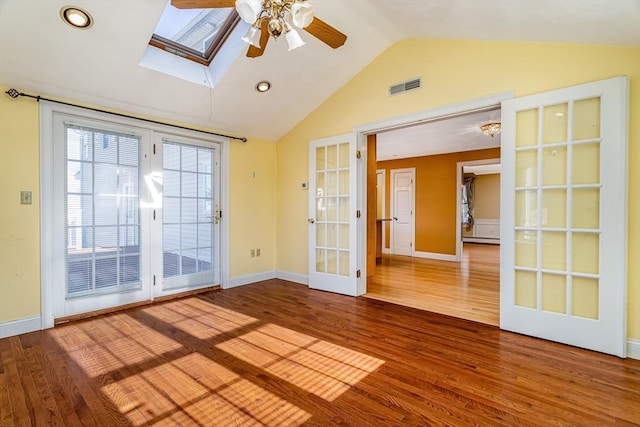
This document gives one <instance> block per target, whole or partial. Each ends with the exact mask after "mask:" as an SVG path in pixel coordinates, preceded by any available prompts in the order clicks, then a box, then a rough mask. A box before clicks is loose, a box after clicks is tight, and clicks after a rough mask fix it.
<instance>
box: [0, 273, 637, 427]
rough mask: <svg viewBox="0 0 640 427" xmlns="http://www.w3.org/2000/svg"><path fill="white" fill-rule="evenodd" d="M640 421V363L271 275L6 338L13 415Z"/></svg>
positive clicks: (253, 420)
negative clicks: (292, 281)
mask: <svg viewBox="0 0 640 427" xmlns="http://www.w3.org/2000/svg"><path fill="white" fill-rule="evenodd" d="M614 424H615V425H640V361H638V360H630V359H627V360H622V359H618V358H616V357H612V356H606V355H603V354H599V353H593V352H589V351H586V350H581V349H576V348H573V347H567V346H563V345H560V344H556V343H551V342H546V341H542V340H538V339H534V338H529V337H524V336H520V335H516V334H512V333H508V332H502V331H500V330H499V329H498V328H496V327H492V326H488V325H483V324H480V323H474V322H469V321H466V320H461V319H457V318H453V317H448V316H443V315H440V314H435V313H430V312H426V311H421V310H416V309H412V308H407V307H402V306H398V305H394V304H389V303H385V302H381V301H377V300H373V299H369V298H352V297H345V296H340V295H335V294H330V293H325V292H319V291H313V290H309V289H308V288H307V287H305V286H303V285H299V284H294V283H290V282H285V281H281V280H270V281H266V282H261V283H257V284H252V285H247V286H243V287H239V288H234V289H230V290H224V291H217V292H209V293H205V294H201V295H197V296H191V297H187V298H183V299H179V300H173V301H168V302H162V303H158V304H155V305H152V306H147V307H138V308H135V309H129V310H126V311H121V312H118V313H113V314H109V315H102V316H99V317H96V318H93V319H88V320H82V321H77V322H72V323H69V324H66V325H61V326H58V327H56V328H55V329H51V330H46V331H41V332H34V333H30V334H25V335H20V336H16V337H10V338H5V339H2V340H0V426H23V425H41V426H50V425H65V426H80V425H89V426H119V425H122V426H128V425H169V426H176V425H180V426H189V425H194V426H233V425H261V426H287V425H290V426H298V425H308V426H320V425H323V426H324V425H354V426H362V425H371V426H409V425H420V426H424V425H504V426H518V425H523V426H524V425H526V426H529V425H542V426H551V425H554V426H557V425H571V426H604V425H614Z"/></svg>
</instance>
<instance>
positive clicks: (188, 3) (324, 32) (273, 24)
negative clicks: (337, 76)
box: [171, 0, 347, 58]
mask: <svg viewBox="0 0 640 427" xmlns="http://www.w3.org/2000/svg"><path fill="white" fill-rule="evenodd" d="M171 4H172V5H173V6H175V7H177V8H178V9H194V8H198V9H215V8H226V7H235V8H236V11H237V12H238V14H239V15H240V17H241V18H242V19H243V20H244V21H245V22H247V23H249V24H251V28H249V31H247V34H246V35H245V36H244V37H243V38H242V40H244V41H246V42H247V43H249V44H250V46H249V50H248V51H247V56H248V57H249V58H255V57H258V56H261V55H262V54H263V53H264V49H265V48H266V47H267V43H268V42H269V38H270V37H269V36H271V37H273V38H274V39H277V38H278V37H279V36H280V35H282V34H284V36H285V39H286V40H287V43H288V45H289V50H292V49H295V48H298V47H300V46H303V45H304V44H305V42H304V41H303V40H302V38H301V37H300V35H299V34H298V32H297V31H296V30H295V28H294V27H296V28H301V29H304V30H305V31H306V32H308V33H310V34H311V35H312V36H314V37H316V38H317V39H319V40H320V41H322V42H324V43H325V44H327V45H329V46H331V47H332V48H334V49H336V48H338V47H340V46H342V45H343V44H344V43H345V42H346V41H347V36H346V35H344V34H343V33H341V32H340V31H338V30H336V29H335V28H333V27H332V26H331V25H329V24H327V23H326V22H324V21H322V20H320V19H319V18H317V17H315V14H314V11H313V8H312V6H311V4H310V3H308V2H307V0H171Z"/></svg>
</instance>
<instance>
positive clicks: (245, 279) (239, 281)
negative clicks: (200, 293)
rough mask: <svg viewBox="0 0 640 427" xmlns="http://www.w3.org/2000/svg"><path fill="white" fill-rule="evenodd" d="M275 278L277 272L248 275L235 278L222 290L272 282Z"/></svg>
mask: <svg viewBox="0 0 640 427" xmlns="http://www.w3.org/2000/svg"><path fill="white" fill-rule="evenodd" d="M275 278H276V272H275V270H271V271H265V272H263V273H256V274H248V275H246V276H240V277H233V278H231V279H229V283H228V284H227V285H226V286H223V287H222V289H231V288H237V287H238V286H244V285H248V284H250V283H256V282H262V281H263V280H270V279H275Z"/></svg>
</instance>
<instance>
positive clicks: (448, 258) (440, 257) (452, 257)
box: [413, 251, 458, 262]
mask: <svg viewBox="0 0 640 427" xmlns="http://www.w3.org/2000/svg"><path fill="white" fill-rule="evenodd" d="M413 256H414V257H416V258H427V259H437V260H440V261H454V262H457V261H458V257H456V256H455V255H449V254H438V253H435V252H418V251H415V252H414V253H413Z"/></svg>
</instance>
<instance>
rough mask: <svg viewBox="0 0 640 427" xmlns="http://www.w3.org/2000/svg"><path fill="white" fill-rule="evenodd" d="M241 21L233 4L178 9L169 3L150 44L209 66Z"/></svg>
mask: <svg viewBox="0 0 640 427" xmlns="http://www.w3.org/2000/svg"><path fill="white" fill-rule="evenodd" d="M239 20H240V18H239V16H238V14H237V13H236V11H235V9H234V8H232V7H228V8H216V9H178V8H176V7H173V6H172V5H171V3H167V6H166V7H165V9H164V12H163V13H162V16H161V17H160V22H158V25H157V26H156V29H155V31H154V34H153V36H152V37H151V40H149V44H150V45H151V46H155V47H157V48H160V49H163V50H165V51H167V52H170V53H173V54H175V55H178V56H181V57H183V58H186V59H190V60H192V61H195V62H198V63H200V64H204V65H209V64H210V63H211V61H212V60H213V58H214V57H215V55H216V53H217V52H218V50H219V49H220V47H221V46H222V44H223V43H224V42H225V40H226V39H227V37H228V36H229V34H230V33H231V32H232V31H233V29H234V28H235V26H236V25H237V24H238V21H239Z"/></svg>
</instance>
